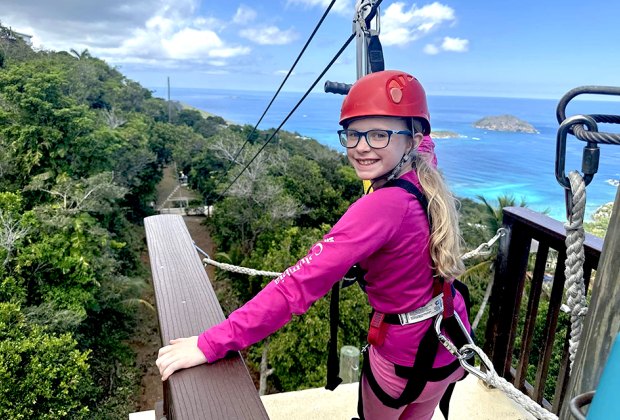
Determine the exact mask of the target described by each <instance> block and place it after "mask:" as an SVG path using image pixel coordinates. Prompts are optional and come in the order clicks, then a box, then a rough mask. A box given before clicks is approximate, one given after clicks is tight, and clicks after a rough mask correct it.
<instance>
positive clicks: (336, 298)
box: [325, 282, 342, 391]
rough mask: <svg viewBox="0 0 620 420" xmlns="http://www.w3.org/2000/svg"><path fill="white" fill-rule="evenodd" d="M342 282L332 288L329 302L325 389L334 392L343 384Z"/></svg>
mask: <svg viewBox="0 0 620 420" xmlns="http://www.w3.org/2000/svg"><path fill="white" fill-rule="evenodd" d="M339 302H340V282H338V283H336V284H334V285H333V286H332V295H331V300H330V302H329V336H330V337H329V344H328V353H327V384H326V385H325V389H329V390H330V391H333V390H334V389H336V387H337V386H338V385H340V383H341V382H342V378H340V377H339V376H338V371H339V370H340V366H339V363H338V325H339V324H340V304H339Z"/></svg>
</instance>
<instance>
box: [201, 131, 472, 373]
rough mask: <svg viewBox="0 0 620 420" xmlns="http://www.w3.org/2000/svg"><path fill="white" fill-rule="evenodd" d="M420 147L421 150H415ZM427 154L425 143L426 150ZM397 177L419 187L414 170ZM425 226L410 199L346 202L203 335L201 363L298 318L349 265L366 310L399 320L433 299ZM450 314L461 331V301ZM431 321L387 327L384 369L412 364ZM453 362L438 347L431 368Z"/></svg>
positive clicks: (393, 196) (387, 191) (393, 194)
mask: <svg viewBox="0 0 620 420" xmlns="http://www.w3.org/2000/svg"><path fill="white" fill-rule="evenodd" d="M421 147H422V145H421ZM428 148H430V150H432V142H431V144H430V146H428ZM401 178H403V179H406V180H408V181H410V182H413V183H414V184H416V186H417V187H418V188H420V184H419V182H418V179H417V176H416V174H415V172H414V171H411V172H408V173H406V174H405V175H403V176H402V177H401ZM428 241H429V226H428V220H427V218H426V215H425V213H424V210H423V208H422V206H421V205H420V203H419V202H418V200H417V199H416V198H415V197H414V196H413V195H411V194H410V193H408V192H407V191H405V190H403V189H401V188H397V187H393V188H383V189H379V190H377V191H375V192H373V193H372V194H369V195H366V196H363V197H362V198H360V199H359V200H357V201H356V202H355V203H353V204H352V205H351V206H350V207H349V209H348V210H347V212H346V213H345V214H344V215H343V216H342V217H341V218H340V220H339V221H338V222H337V223H336V224H335V225H334V227H333V228H332V229H331V231H330V232H329V233H328V234H327V235H325V236H324V237H323V240H322V241H320V242H317V243H316V244H314V246H313V247H312V248H311V249H310V250H309V251H308V254H307V255H306V256H304V257H303V258H302V259H300V260H299V261H298V262H297V264H295V265H294V266H292V267H289V268H287V269H286V270H285V271H284V272H283V273H282V274H281V275H280V276H279V277H277V278H276V279H274V280H273V281H272V282H271V283H269V284H268V285H267V286H266V287H265V288H264V289H263V290H262V291H260V292H259V293H258V294H257V295H256V296H255V297H254V298H252V299H251V300H250V301H249V302H247V303H246V304H245V305H243V306H242V307H241V308H239V309H237V310H236V311H234V312H233V313H232V314H230V316H229V317H228V319H226V320H225V321H223V322H222V323H220V324H218V325H216V326H214V327H212V328H210V329H209V330H207V331H205V332H203V333H202V334H201V335H200V336H199V338H198V347H199V348H200V350H202V352H203V353H204V355H205V357H206V358H207V360H208V361H209V362H214V361H216V360H218V359H220V358H222V357H224V355H225V354H226V353H227V352H228V351H236V350H241V349H243V348H245V347H247V346H249V345H251V344H254V343H256V342H258V341H260V340H262V339H264V338H265V337H267V336H268V335H270V334H271V333H273V332H275V331H276V330H278V329H279V328H281V327H282V326H284V325H285V324H286V323H287V322H288V321H289V320H290V319H291V317H292V316H293V315H301V314H303V313H304V312H306V311H307V310H308V308H309V307H310V305H312V303H313V302H314V301H316V300H317V299H319V298H321V297H322V296H324V295H325V294H326V293H327V292H328V291H329V290H330V289H331V287H332V285H333V284H335V283H336V282H337V281H339V280H340V279H341V278H342V277H343V276H344V274H345V273H346V272H347V271H348V269H349V268H350V267H351V266H352V265H353V264H355V263H358V262H359V263H360V264H361V266H362V268H363V269H365V270H366V271H367V273H366V276H365V279H366V282H367V286H366V292H367V293H368V301H369V303H370V305H371V306H372V307H373V308H374V309H376V310H377V311H380V312H384V313H404V312H409V311H412V310H414V309H417V308H419V307H421V306H423V305H425V304H426V303H427V302H428V301H429V300H430V299H431V298H432V294H433V290H432V289H433V280H432V276H433V270H432V268H431V258H430V254H429V250H428V246H427V244H428ZM454 304H455V309H456V311H457V312H458V314H459V315H460V316H461V319H462V320H463V321H464V323H465V325H466V327H468V328H469V323H468V321H467V315H466V311H465V304H464V302H463V298H462V297H461V295H460V294H458V293H457V295H456V297H455V301H454ZM431 322H432V320H427V321H423V322H421V323H418V324H412V325H408V326H394V325H390V326H389V327H388V330H387V335H386V337H385V342H384V344H383V345H382V346H381V347H379V348H377V351H378V352H379V353H380V354H381V355H382V356H383V357H385V358H386V359H388V360H389V361H391V362H392V363H397V364H401V365H410V366H411V365H412V364H413V361H414V359H415V355H416V353H417V351H418V345H419V343H420V340H421V339H422V337H423V336H424V333H425V332H426V330H427V329H428V328H429V325H430V323H431ZM453 360H454V358H453V357H452V355H450V353H448V352H447V350H445V349H444V348H443V347H442V346H441V345H440V347H439V352H438V354H437V358H436V360H435V366H444V365H447V364H449V363H450V362H452V361H453Z"/></svg>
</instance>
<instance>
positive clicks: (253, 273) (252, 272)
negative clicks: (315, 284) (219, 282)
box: [202, 257, 282, 277]
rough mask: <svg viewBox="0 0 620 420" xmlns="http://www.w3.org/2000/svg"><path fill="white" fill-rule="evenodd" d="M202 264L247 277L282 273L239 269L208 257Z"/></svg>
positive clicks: (270, 275) (272, 275) (275, 275)
mask: <svg viewBox="0 0 620 420" xmlns="http://www.w3.org/2000/svg"><path fill="white" fill-rule="evenodd" d="M202 262H204V263H205V264H211V265H214V266H216V267H217V268H221V269H222V270H226V271H233V272H235V273H242V274H247V275H248V276H269V277H277V276H279V275H280V274H282V273H278V272H275V271H262V270H254V269H252V268H247V267H239V266H237V265H232V264H226V263H221V262H217V261H214V260H212V259H211V258H209V257H206V258H203V259H202Z"/></svg>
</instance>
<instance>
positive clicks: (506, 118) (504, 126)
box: [474, 115, 538, 134]
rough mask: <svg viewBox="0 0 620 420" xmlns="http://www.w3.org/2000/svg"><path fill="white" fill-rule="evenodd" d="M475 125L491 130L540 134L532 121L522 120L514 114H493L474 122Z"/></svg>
mask: <svg viewBox="0 0 620 420" xmlns="http://www.w3.org/2000/svg"><path fill="white" fill-rule="evenodd" d="M474 127H476V128H482V129H484V130H491V131H510V132H514V133H534V134H538V130H536V129H535V128H534V127H533V126H532V125H531V124H530V123H528V122H526V121H523V120H520V119H519V118H517V117H515V116H513V115H493V116H489V117H484V118H482V119H479V120H478V121H476V122H475V123H474Z"/></svg>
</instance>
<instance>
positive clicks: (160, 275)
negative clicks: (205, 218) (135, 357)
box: [144, 215, 268, 420]
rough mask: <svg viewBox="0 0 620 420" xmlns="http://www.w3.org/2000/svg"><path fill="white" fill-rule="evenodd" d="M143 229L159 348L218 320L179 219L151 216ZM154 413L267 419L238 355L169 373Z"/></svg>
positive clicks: (204, 275) (218, 312) (205, 278)
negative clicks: (160, 345)
mask: <svg viewBox="0 0 620 420" xmlns="http://www.w3.org/2000/svg"><path fill="white" fill-rule="evenodd" d="M144 226H145V230H146V237H147V243H148V249H149V258H150V262H151V271H152V276H153V286H154V289H155V300H156V305H157V312H158V317H159V327H160V333H161V340H162V343H168V342H169V340H171V339H173V338H178V337H189V336H193V335H198V334H200V333H201V332H202V331H203V330H205V329H207V328H208V327H210V326H213V325H215V324H217V323H219V322H221V321H223V320H224V313H223V312H222V308H221V307H220V304H219V302H218V300H217V297H216V296H215V292H214V291H213V288H212V287H211V283H210V281H209V278H208V276H207V273H206V272H205V269H204V267H203V266H202V262H201V260H200V258H199V256H198V254H197V253H196V249H195V248H194V244H193V241H192V239H191V237H190V235H189V232H188V231H187V227H186V226H185V223H184V221H183V219H182V217H181V216H177V215H159V216H151V217H147V218H146V219H145V220H144ZM156 411H157V410H156ZM156 414H157V418H158V420H159V419H161V418H163V417H165V418H166V419H168V420H171V419H179V420H182V419H226V420H228V419H267V418H268V416H267V412H266V411H265V408H264V406H263V404H262V402H261V400H260V398H259V396H258V392H257V391H256V388H255V386H254V383H253V382H252V379H251V378H250V375H249V373H248V370H247V368H246V366H245V364H244V363H243V360H242V359H241V357H240V356H239V354H238V353H236V354H235V355H233V356H232V357H230V358H227V359H225V360H222V361H220V362H218V363H215V364H213V365H201V366H197V367H195V368H191V369H186V370H182V371H179V372H176V373H174V374H173V375H172V376H171V377H170V378H169V379H168V380H167V381H166V382H165V383H164V404H163V412H159V413H156Z"/></svg>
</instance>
